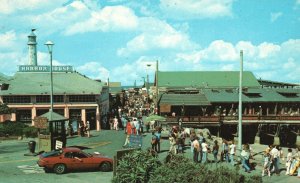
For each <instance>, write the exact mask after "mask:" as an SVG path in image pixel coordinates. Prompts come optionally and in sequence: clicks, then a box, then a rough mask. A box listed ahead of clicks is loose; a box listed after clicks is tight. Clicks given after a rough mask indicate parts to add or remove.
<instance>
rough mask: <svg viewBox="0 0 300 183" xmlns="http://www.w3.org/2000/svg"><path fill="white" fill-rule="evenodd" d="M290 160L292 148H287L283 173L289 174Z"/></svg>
mask: <svg viewBox="0 0 300 183" xmlns="http://www.w3.org/2000/svg"><path fill="white" fill-rule="evenodd" d="M292 160H293V154H292V149H291V148H289V149H288V153H287V155H286V163H285V166H286V173H285V175H289V174H290V169H291V165H292Z"/></svg>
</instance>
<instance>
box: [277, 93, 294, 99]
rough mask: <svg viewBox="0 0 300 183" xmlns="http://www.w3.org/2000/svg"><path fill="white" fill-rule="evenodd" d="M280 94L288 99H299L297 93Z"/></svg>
mask: <svg viewBox="0 0 300 183" xmlns="http://www.w3.org/2000/svg"><path fill="white" fill-rule="evenodd" d="M278 93H279V94H280V95H282V96H284V97H286V98H297V97H298V95H297V93H280V92H278Z"/></svg>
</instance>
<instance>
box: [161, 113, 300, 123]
mask: <svg viewBox="0 0 300 183" xmlns="http://www.w3.org/2000/svg"><path fill="white" fill-rule="evenodd" d="M178 119H181V120H182V122H183V123H194V122H196V123H197V122H200V123H201V122H209V123H218V122H221V121H237V120H238V116H177V117H174V116H167V117H166V121H167V122H177V121H178ZM242 120H245V121H260V120H263V121H300V115H298V116H288V115H272V116H271V115H270V116H259V115H243V117H242Z"/></svg>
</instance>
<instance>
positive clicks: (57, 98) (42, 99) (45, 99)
mask: <svg viewBox="0 0 300 183" xmlns="http://www.w3.org/2000/svg"><path fill="white" fill-rule="evenodd" d="M53 102H56V103H62V102H64V96H63V95H54V96H53ZM36 103H50V95H37V96H36Z"/></svg>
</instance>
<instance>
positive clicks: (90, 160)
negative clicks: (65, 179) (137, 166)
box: [38, 147, 113, 174]
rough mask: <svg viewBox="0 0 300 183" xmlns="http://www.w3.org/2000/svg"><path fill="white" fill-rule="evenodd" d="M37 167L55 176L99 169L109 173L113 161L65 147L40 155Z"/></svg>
mask: <svg viewBox="0 0 300 183" xmlns="http://www.w3.org/2000/svg"><path fill="white" fill-rule="evenodd" d="M38 165H39V166H40V167H44V170H45V172H50V171H54V172H55V173H57V174H62V173H65V172H66V171H69V170H87V169H99V170H101V171H110V170H112V165H113V160H112V159H111V158H108V157H105V156H103V155H100V154H90V153H86V152H84V151H82V150H80V149H78V148H74V147H67V148H63V149H60V150H53V151H50V152H45V153H43V154H41V155H40V159H39V160H38Z"/></svg>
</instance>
